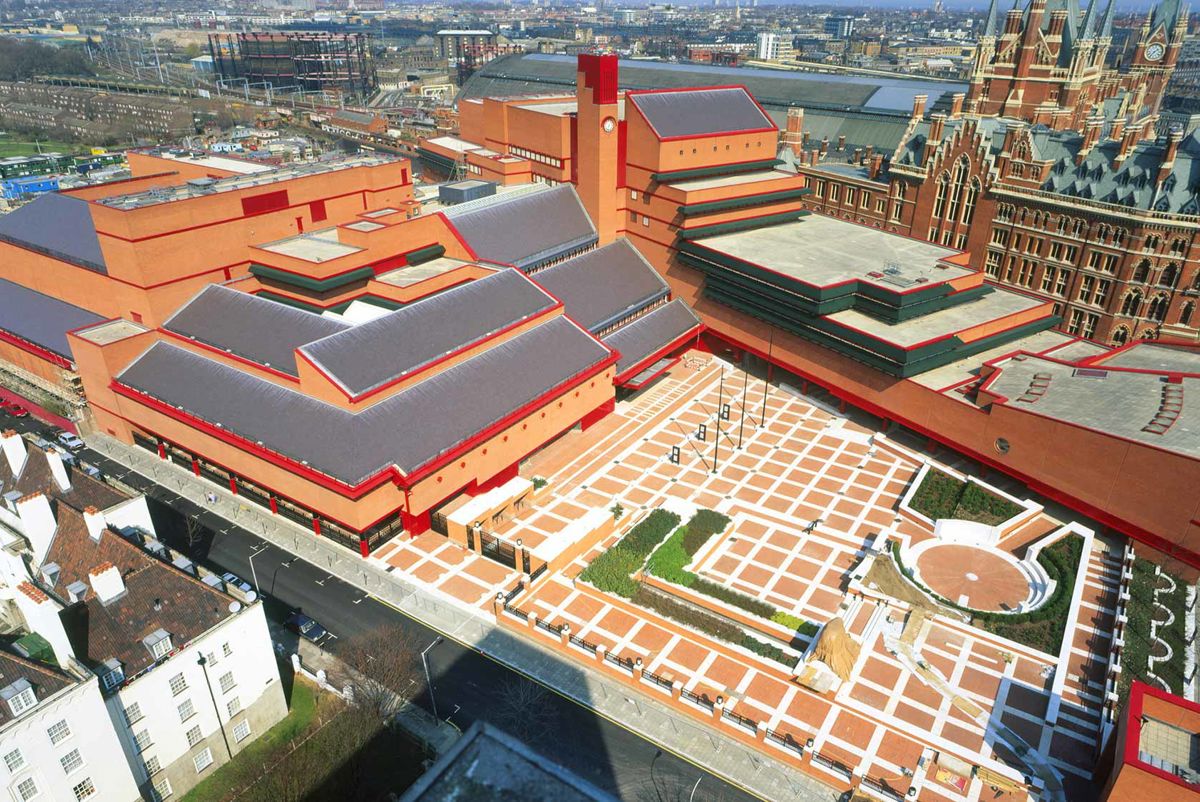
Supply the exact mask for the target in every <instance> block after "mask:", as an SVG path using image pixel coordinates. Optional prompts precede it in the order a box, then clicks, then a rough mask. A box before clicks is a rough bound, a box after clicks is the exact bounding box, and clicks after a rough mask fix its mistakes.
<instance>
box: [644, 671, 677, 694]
mask: <svg viewBox="0 0 1200 802" xmlns="http://www.w3.org/2000/svg"><path fill="white" fill-rule="evenodd" d="M642 678H643V679H648V680H650V681H651V682H653V683H654V684H655V685H657V686H659V687H660V688H666V689H667V690H668V691H669V690H671V686H672V685H673V684H674V683H673V682H672V681H671V680H669V679H667V678H666V677H664V676H662V675H661V674H655V673H654V672H653V671H643V672H642Z"/></svg>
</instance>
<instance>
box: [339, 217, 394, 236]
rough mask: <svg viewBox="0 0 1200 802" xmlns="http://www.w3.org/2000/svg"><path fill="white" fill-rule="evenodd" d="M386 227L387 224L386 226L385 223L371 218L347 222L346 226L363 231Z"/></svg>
mask: <svg viewBox="0 0 1200 802" xmlns="http://www.w3.org/2000/svg"><path fill="white" fill-rule="evenodd" d="M386 227H387V226H385V225H384V224H383V223H372V222H371V221H370V220H359V221H358V222H357V223H347V224H346V228H349V229H353V230H354V231H362V232H364V233H366V232H368V231H378V230H379V229H381V228H386Z"/></svg>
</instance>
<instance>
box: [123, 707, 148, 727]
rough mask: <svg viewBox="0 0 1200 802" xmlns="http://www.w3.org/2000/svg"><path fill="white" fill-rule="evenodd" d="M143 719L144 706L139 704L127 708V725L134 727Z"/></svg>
mask: <svg viewBox="0 0 1200 802" xmlns="http://www.w3.org/2000/svg"><path fill="white" fill-rule="evenodd" d="M143 717H144V716H143V714H142V706H141V705H140V704H138V703H137V702H134V703H133V704H131V705H130V706H129V707H127V708H125V723H126V724H128V725H129V726H131V727H132V726H133V725H134V724H137V723H138V722H139V721H141V720H142V718H143Z"/></svg>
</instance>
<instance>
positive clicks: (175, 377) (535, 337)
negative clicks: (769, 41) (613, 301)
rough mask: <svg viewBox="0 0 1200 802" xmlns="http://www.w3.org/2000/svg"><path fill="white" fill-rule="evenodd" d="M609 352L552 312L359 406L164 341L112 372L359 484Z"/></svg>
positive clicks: (429, 451) (470, 431)
mask: <svg viewBox="0 0 1200 802" xmlns="http://www.w3.org/2000/svg"><path fill="white" fill-rule="evenodd" d="M610 354H611V352H610V351H609V350H608V349H607V348H605V347H604V346H602V345H601V344H600V343H599V342H597V341H596V340H594V339H593V338H592V337H590V336H589V335H587V334H586V333H585V332H584V331H583V330H582V329H580V328H579V327H578V326H576V325H575V324H574V323H572V322H571V321H569V320H568V319H567V318H565V317H563V316H561V315H560V316H557V317H554V318H552V319H550V320H548V321H547V322H545V323H542V324H540V325H538V326H536V327H534V328H532V329H530V330H529V331H526V332H523V333H521V334H519V335H518V336H516V337H513V338H512V339H509V340H506V341H504V342H502V343H499V344H498V345H495V346H493V347H492V348H489V349H487V350H486V351H483V352H482V353H480V354H477V355H475V356H473V357H471V358H469V359H466V360H463V361H462V362H459V363H458V364H456V365H454V366H452V367H450V368H447V369H446V370H443V371H442V372H440V373H438V374H436V375H434V376H432V377H430V378H428V379H426V380H424V381H420V382H418V383H416V384H414V385H412V386H411V387H407V388H405V389H404V390H402V391H400V392H399V393H396V394H395V395H393V396H390V397H389V398H386V399H384V400H383V401H380V402H379V403H377V404H375V405H373V406H371V407H369V408H367V409H365V410H362V411H360V412H349V411H347V410H344V409H341V408H339V407H336V406H333V405H331V404H326V403H324V402H322V401H318V400H316V399H314V398H311V397H309V396H306V395H304V394H302V393H300V392H299V391H296V390H292V389H290V388H286V387H282V386H280V385H277V384H274V383H272V382H269V381H266V380H265V379H260V378H258V377H256V376H253V375H250V374H247V373H245V372H242V371H240V370H237V369H236V368H233V367H230V366H227V365H224V364H222V363H219V362H216V361H214V360H211V359H207V358H205V357H203V356H200V355H198V354H195V353H192V352H191V351H187V350H185V349H182V348H179V347H177V346H174V345H171V344H169V343H166V342H159V343H155V344H154V345H153V346H151V347H150V349H149V350H147V351H146V353H145V354H143V355H142V356H141V357H139V358H138V359H137V360H135V361H134V362H133V364H131V365H130V366H129V367H128V368H126V369H125V370H124V371H123V372H122V373H121V375H120V376H119V377H118V381H120V382H121V383H123V384H125V385H127V386H129V387H132V388H133V389H135V390H138V391H140V392H142V393H145V394H147V395H149V396H151V397H154V398H157V399H159V400H161V401H164V402H166V403H168V404H171V405H174V406H177V407H179V408H181V409H184V410H186V411H187V412H188V413H190V414H192V415H194V416H196V417H198V418H200V419H202V420H205V421H208V422H210V423H219V424H221V426H222V427H223V428H224V429H225V430H226V431H228V432H231V433H234V434H238V435H241V436H242V437H245V438H246V439H248V440H250V441H252V442H253V441H261V442H262V443H263V446H264V447H266V448H269V449H271V450H273V451H275V452H276V453H278V454H282V455H284V456H286V457H288V458H291V459H293V460H296V461H303V462H306V463H307V464H308V465H309V466H310V467H311V468H313V469H314V470H317V471H321V472H323V473H325V474H327V475H329V476H332V477H334V478H336V479H338V480H339V481H341V482H343V483H345V484H349V485H358V484H360V483H361V482H362V481H364V480H365V479H367V478H369V477H371V476H373V475H375V474H377V473H379V472H380V471H382V470H386V469H387V468H389V467H390V466H392V465H395V466H397V467H398V468H399V469H400V470H401V471H403V472H404V473H412V472H414V471H416V470H417V469H419V468H421V467H422V466H424V465H426V464H428V463H430V462H432V461H433V460H435V459H437V458H438V457H439V456H441V455H443V454H445V453H447V452H450V451H452V450H453V449H454V448H456V447H457V446H460V445H461V444H463V443H465V442H466V441H467V440H469V439H471V438H472V437H473V436H475V435H476V434H478V433H480V432H482V431H484V430H485V429H487V428H488V427H489V426H491V425H492V424H494V423H496V422H498V421H500V420H502V419H503V418H505V417H506V416H508V415H510V414H512V413H513V412H516V411H517V410H519V409H521V408H523V407H525V406H526V405H528V404H531V403H534V402H535V401H537V400H539V399H540V398H542V397H543V396H544V395H545V394H546V393H547V392H549V391H551V390H553V389H554V388H556V387H558V386H560V385H563V384H565V383H566V382H568V381H570V380H571V379H574V378H577V377H582V376H584V375H586V374H587V372H588V371H589V370H593V369H595V368H597V367H598V366H599V365H600V364H601V363H602V362H604V361H605V360H606V359H608V358H609V356H610ZM448 405H450V406H449V407H448ZM448 413H452V414H448Z"/></svg>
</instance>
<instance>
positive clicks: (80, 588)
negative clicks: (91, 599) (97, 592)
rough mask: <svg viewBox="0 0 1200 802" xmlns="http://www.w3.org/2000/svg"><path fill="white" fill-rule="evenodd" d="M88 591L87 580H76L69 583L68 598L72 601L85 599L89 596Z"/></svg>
mask: <svg viewBox="0 0 1200 802" xmlns="http://www.w3.org/2000/svg"><path fill="white" fill-rule="evenodd" d="M87 592H88V586H87V583H86V582H80V581H78V580H76V581H75V582H72V583H71V584H69V585H67V598H68V599H70V600H71V601H72V602H77V601H83V599H84V597H85V596H87Z"/></svg>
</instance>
